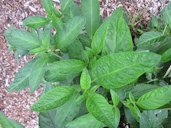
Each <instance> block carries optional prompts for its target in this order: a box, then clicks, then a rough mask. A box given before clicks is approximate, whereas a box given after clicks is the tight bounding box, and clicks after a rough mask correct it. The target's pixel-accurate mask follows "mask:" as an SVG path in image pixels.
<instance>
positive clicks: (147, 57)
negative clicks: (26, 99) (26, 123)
mask: <svg viewBox="0 0 171 128" xmlns="http://www.w3.org/2000/svg"><path fill="white" fill-rule="evenodd" d="M42 4H43V7H44V9H45V10H46V12H47V17H42V16H30V17H28V18H26V19H25V20H24V21H23V25H24V26H25V27H26V29H27V31H25V30H18V29H15V28H10V29H8V30H7V31H6V38H7V40H8V42H9V45H10V48H11V49H13V50H14V51H15V53H16V54H17V55H23V56H24V55H27V54H29V55H34V56H35V57H34V59H32V60H31V61H30V62H28V63H27V64H25V66H24V67H23V68H21V69H20V70H19V72H18V73H17V74H16V77H15V81H14V82H13V83H12V84H11V86H10V87H9V88H8V91H19V90H22V89H24V88H26V87H27V86H29V88H30V92H31V93H33V92H34V91H35V90H36V89H37V88H38V87H39V86H40V85H41V86H43V88H44V92H43V94H42V96H41V97H40V99H39V100H38V101H37V102H36V103H35V104H34V105H33V106H32V110H33V111H37V112H40V114H39V125H40V128H104V127H108V128H118V127H125V126H126V125H129V126H130V127H131V128H137V127H140V128H170V127H171V122H170V121H169V120H170V118H171V113H170V101H171V86H170V85H169V84H170V77H171V66H170V63H171V3H169V4H168V5H167V6H166V7H165V8H164V9H163V10H162V12H161V15H160V16H159V17H155V16H154V17H152V20H151V22H150V24H149V25H148V28H147V29H146V32H145V31H144V30H142V31H141V32H143V33H142V35H141V36H140V37H135V38H134V39H132V36H131V33H130V28H129V24H130V21H129V20H128V18H127V17H128V16H127V15H126V14H125V13H124V11H123V9H122V8H118V9H116V10H115V11H114V12H113V14H112V15H111V16H110V17H108V18H107V19H105V20H104V19H102V18H101V17H100V14H99V2H98V0H81V3H80V4H77V3H75V2H74V0H61V3H60V6H61V10H57V9H55V7H54V5H53V2H52V1H51V0H42ZM169 66H170V67H169ZM1 116H2V115H1ZM2 117H3V116H2ZM0 119H1V118H0ZM3 119H6V118H3ZM6 120H7V122H9V123H8V124H9V125H10V124H11V126H12V125H13V124H12V122H10V121H9V120H8V119H6ZM0 123H1V125H2V126H3V127H4V128H7V127H8V126H7V124H5V123H3V121H2V122H0ZM13 127H14V128H18V127H17V126H16V127H15V126H13ZM13 127H12V128H13ZM8 128H9V127H8Z"/></svg>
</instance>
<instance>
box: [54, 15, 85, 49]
mask: <svg viewBox="0 0 171 128" xmlns="http://www.w3.org/2000/svg"><path fill="white" fill-rule="evenodd" d="M84 24H85V20H84V18H83V17H80V16H76V17H74V18H72V19H71V20H69V21H68V22H67V23H66V25H65V28H64V29H63V30H62V31H60V32H58V33H57V35H56V42H57V46H58V47H59V48H60V49H62V50H63V49H64V48H66V47H68V46H69V45H70V44H71V43H72V42H73V41H74V40H75V39H76V38H77V36H78V35H79V34H80V32H81V30H82V28H83V26H84Z"/></svg>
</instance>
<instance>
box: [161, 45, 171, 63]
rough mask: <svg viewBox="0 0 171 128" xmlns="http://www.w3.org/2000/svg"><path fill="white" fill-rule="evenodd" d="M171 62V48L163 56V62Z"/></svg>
mask: <svg viewBox="0 0 171 128" xmlns="http://www.w3.org/2000/svg"><path fill="white" fill-rule="evenodd" d="M170 60H171V48H170V49H168V50H166V51H165V52H164V53H163V54H162V61H163V62H168V61H170Z"/></svg>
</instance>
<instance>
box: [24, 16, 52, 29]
mask: <svg viewBox="0 0 171 128" xmlns="http://www.w3.org/2000/svg"><path fill="white" fill-rule="evenodd" d="M48 23H49V19H47V18H45V17H43V16H29V17H27V18H26V19H25V20H24V21H23V24H24V26H27V27H31V28H34V29H36V28H40V27H43V26H45V25H46V24H48Z"/></svg>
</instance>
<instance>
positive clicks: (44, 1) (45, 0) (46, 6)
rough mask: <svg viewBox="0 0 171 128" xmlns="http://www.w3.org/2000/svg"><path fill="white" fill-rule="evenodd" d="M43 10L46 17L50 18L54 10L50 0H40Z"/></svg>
mask: <svg viewBox="0 0 171 128" xmlns="http://www.w3.org/2000/svg"><path fill="white" fill-rule="evenodd" d="M41 2H42V5H43V8H44V9H45V10H46V12H47V15H48V16H51V15H52V13H53V10H54V4H53V2H52V0H41Z"/></svg>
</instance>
